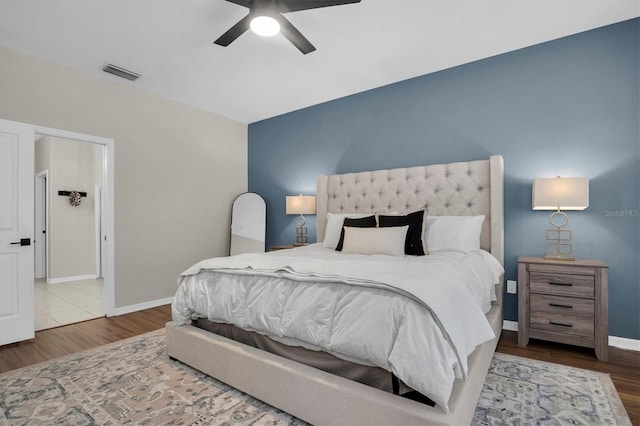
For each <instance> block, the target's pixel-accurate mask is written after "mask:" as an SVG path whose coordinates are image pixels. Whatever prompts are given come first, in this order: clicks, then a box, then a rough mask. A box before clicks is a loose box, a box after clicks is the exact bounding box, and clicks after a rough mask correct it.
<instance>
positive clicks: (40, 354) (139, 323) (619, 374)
mask: <svg viewBox="0 0 640 426" xmlns="http://www.w3.org/2000/svg"><path fill="white" fill-rule="evenodd" d="M170 320H171V307H170V305H165V306H160V307H157V308H152V309H146V310H144V311H139V312H134V313H131V314H126V315H121V316H117V317H111V318H99V319H95V320H90V321H85V322H81V323H78V324H72V325H67V326H63V327H58V328H53V329H49V330H44V331H38V332H36V338H35V339H33V340H29V341H26V342H20V343H14V344H11V345H5V346H0V373H3V372H5V371H9V370H14V369H16V368H20V367H24V366H27V365H31V364H35V363H38V362H43V361H47V360H49V359H53V358H57V357H60V356H64V355H68V354H72V353H75V352H79V351H83V350H87V349H91V348H94V347H96V346H100V345H104V344H107V343H112V342H116V341H118V340H122V339H126V338H128V337H133V336H137V335H139V334H143V333H147V332H149V331H153V330H157V329H159V328H162V327H164V325H165V324H166V323H167V322H168V321H170ZM517 336H518V335H517V333H516V332H513V331H503V332H502V337H501V338H500V342H499V343H498V352H502V353H507V354H511V355H518V356H522V357H527V358H532V359H537V360H540V361H547V362H554V363H557V364H563V365H568V366H572V367H578V368H585V369H589V370H594V371H600V372H603V373H608V374H610V375H611V379H612V380H613V382H614V384H615V386H616V389H617V390H618V393H619V394H620V398H621V399H622V402H623V403H624V406H625V409H626V410H627V413H628V414H629V417H630V418H631V422H632V423H633V424H634V425H638V426H640V353H639V352H633V351H626V350H623V349H618V348H614V347H610V348H609V361H608V362H602V361H598V360H597V359H596V357H595V355H594V353H593V349H585V348H578V347H574V346H567V345H561V344H556V343H550V342H543V341H538V340H534V339H532V340H531V341H530V344H529V346H527V347H526V348H522V347H520V346H518V338H517Z"/></svg>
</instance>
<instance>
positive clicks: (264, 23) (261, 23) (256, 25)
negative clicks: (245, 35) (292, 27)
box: [249, 15, 280, 37]
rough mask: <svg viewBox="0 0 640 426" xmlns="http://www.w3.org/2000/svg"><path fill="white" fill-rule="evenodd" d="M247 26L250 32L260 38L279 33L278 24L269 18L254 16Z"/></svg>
mask: <svg viewBox="0 0 640 426" xmlns="http://www.w3.org/2000/svg"><path fill="white" fill-rule="evenodd" d="M249 26H250V27H251V31H253V32H254V33H256V34H258V35H259V36H262V37H271V36H274V35H276V34H278V33H279V32H280V23H279V22H278V21H277V20H276V19H274V18H272V17H271V16H264V15H263V16H256V17H255V18H253V19H252V20H251V23H250V24H249Z"/></svg>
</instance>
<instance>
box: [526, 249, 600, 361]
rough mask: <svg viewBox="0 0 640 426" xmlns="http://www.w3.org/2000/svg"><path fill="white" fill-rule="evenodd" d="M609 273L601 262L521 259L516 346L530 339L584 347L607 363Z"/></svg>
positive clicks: (591, 260)
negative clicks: (591, 349) (592, 350)
mask: <svg viewBox="0 0 640 426" xmlns="http://www.w3.org/2000/svg"><path fill="white" fill-rule="evenodd" d="M608 272H609V267H608V266H607V264H606V263H604V262H603V261H601V260H597V259H576V260H575V261H561V260H545V259H543V258H541V257H520V258H518V345H520V346H527V344H528V343H529V338H530V337H532V338H534V339H542V340H549V341H553V342H559V343H567V344H570V345H576V346H585V347H588V348H595V351H596V356H597V357H598V359H599V360H601V361H606V360H607V357H608V344H609V312H608Z"/></svg>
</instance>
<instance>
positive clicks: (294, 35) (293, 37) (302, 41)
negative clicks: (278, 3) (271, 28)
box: [276, 14, 316, 55]
mask: <svg viewBox="0 0 640 426" xmlns="http://www.w3.org/2000/svg"><path fill="white" fill-rule="evenodd" d="M276 19H277V20H278V22H279V23H280V32H281V33H282V35H283V36H285V37H286V38H287V40H289V41H290V42H291V43H292V44H293V45H294V46H295V47H297V48H298V50H300V51H301V52H302V53H304V54H305V55H306V54H307V53H311V52H313V51H314V50H316V48H315V47H313V44H311V43H310V42H309V40H307V39H306V38H305V36H303V35H302V33H301V32H300V31H298V29H297V28H296V27H294V26H293V24H292V23H291V22H289V21H288V20H287V18H285V17H284V16H282V15H281V14H278V16H277V18H276Z"/></svg>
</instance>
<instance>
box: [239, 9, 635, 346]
mask: <svg viewBox="0 0 640 426" xmlns="http://www.w3.org/2000/svg"><path fill="white" fill-rule="evenodd" d="M639 29H640V20H639V19H634V20H630V21H625V22H622V23H618V24H614V25H610V26H607V27H603V28H598V29H595V30H592V31H588V32H584V33H580V34H577V35H574V36H570V37H565V38H562V39H558V40H554V41H551V42H548V43H544V44H539V45H536V46H532V47H528V48H525V49H521V50H518V51H514V52H510V53H506V54H503V55H499V56H495V57H492V58H488V59H484V60H481V61H477V62H473V63H469V64H465V65H462V66H459V67H455V68H451V69H447V70H444V71H441V72H437V73H433V74H428V75H424V76H421V77H417V78H414V79H411V80H406V81H402V82H399V83H395V84H392V85H388V86H384V87H380V88H377V89H374V90H370V91H367V92H363V93H359V94H356V95H352V96H349V97H345V98H341V99H337V100H334V101H330V102H326V103H323V104H320V105H316V106H312V107H309V108H305V109H302V110H299V111H294V112H291V113H288V114H285V115H281V116H278V117H274V118H271V119H268V120H264V121H260V122H256V123H252V124H250V125H249V191H253V192H257V193H259V194H261V195H262V196H263V197H264V198H265V200H266V202H267V206H268V222H267V230H268V231H267V246H269V245H274V244H290V243H292V242H294V240H295V226H296V223H295V222H296V219H295V217H294V216H287V215H286V214H285V196H286V195H294V194H298V193H303V194H314V193H315V182H316V176H317V175H319V174H335V173H346V172H354V171H363V170H375V169H386V168H393V167H410V166H417V165H424V164H431V163H442V162H452V161H467V160H477V159H485V158H488V157H489V156H490V155H492V154H501V155H503V156H504V160H505V203H506V206H505V269H506V279H510V280H516V279H517V258H518V256H541V255H543V254H544V252H545V230H546V229H547V228H548V227H549V223H548V218H549V214H550V212H546V211H532V210H531V184H532V181H533V179H534V178H536V177H554V176H557V175H561V176H567V177H570V176H588V177H589V179H590V206H589V208H588V209H587V210H584V211H577V212H568V214H569V219H570V222H569V226H570V228H571V229H573V232H574V234H573V235H574V252H575V255H576V257H581V258H599V259H602V260H604V261H605V262H607V263H608V264H609V268H610V269H609V320H610V327H609V334H610V335H614V336H620V337H626V338H631V339H640V318H639V312H640V266H639V265H640V218H639V216H638V213H639V211H638V210H639V209H640V202H639V200H640V171H639V170H640V130H639V126H640V124H639V120H640V119H639V116H640V106H639V98H640V93H639V92H640V84H639V78H640V77H639V76H640V69H639V65H638V64H639V63H640V55H639V52H640V42H639V40H640V31H639ZM309 84H310V85H311V84H313V82H312V81H310V82H309ZM274 96H277V94H274ZM307 224H308V225H309V233H310V237H311V238H310V239H311V240H312V241H313V240H315V217H314V216H310V217H308V218H307ZM505 301H506V302H505V319H507V320H512V321H517V309H518V308H517V296H516V295H510V294H509V295H506V298H505Z"/></svg>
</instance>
